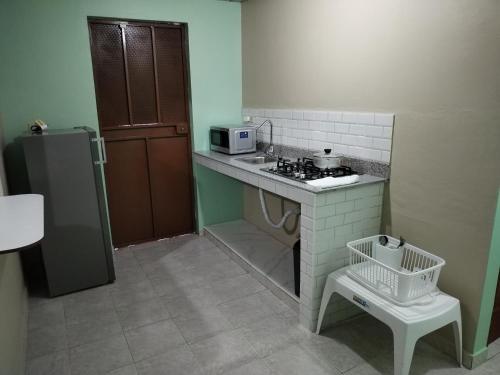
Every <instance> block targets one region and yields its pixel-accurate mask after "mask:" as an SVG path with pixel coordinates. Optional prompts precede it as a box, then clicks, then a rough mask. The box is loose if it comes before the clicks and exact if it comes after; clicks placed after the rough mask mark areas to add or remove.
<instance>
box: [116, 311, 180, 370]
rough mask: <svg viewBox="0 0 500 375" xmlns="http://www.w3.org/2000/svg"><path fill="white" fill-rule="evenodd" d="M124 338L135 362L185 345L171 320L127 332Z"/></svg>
mask: <svg viewBox="0 0 500 375" xmlns="http://www.w3.org/2000/svg"><path fill="white" fill-rule="evenodd" d="M125 337H126V338H127V342H128V345H129V347H130V351H131V352H132V356H133V358H134V361H136V362H138V361H141V360H143V359H145V358H148V357H152V356H155V355H158V354H161V353H164V352H166V351H167V350H169V349H172V348H175V347H177V346H180V345H183V344H185V340H184V338H183V336H182V335H181V333H180V331H179V329H178V328H177V326H176V325H175V324H174V322H173V321H172V320H163V321H161V322H158V323H154V324H150V325H147V326H143V327H139V328H136V329H133V330H130V331H127V332H125Z"/></svg>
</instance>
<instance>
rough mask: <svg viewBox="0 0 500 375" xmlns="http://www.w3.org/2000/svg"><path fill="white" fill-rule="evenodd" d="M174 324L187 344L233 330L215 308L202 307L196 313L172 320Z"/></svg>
mask: <svg viewBox="0 0 500 375" xmlns="http://www.w3.org/2000/svg"><path fill="white" fill-rule="evenodd" d="M174 322H175V324H176V325H177V327H179V330H180V331H181V333H182V335H183V336H184V338H185V339H186V341H187V342H188V343H193V342H196V341H199V340H202V339H205V338H207V337H210V336H214V335H216V334H218V333H220V332H223V331H229V330H232V329H233V326H232V325H231V323H230V322H229V320H227V319H226V317H224V315H222V314H221V312H220V311H219V310H218V309H217V308H215V307H203V308H201V309H200V310H199V311H198V312H197V313H191V314H189V315H187V316H179V317H177V318H174Z"/></svg>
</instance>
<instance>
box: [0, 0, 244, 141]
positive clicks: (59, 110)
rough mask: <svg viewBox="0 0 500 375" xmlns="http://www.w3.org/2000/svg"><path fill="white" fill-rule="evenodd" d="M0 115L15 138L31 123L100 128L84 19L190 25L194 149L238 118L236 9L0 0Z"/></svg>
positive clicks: (199, 2)
mask: <svg viewBox="0 0 500 375" xmlns="http://www.w3.org/2000/svg"><path fill="white" fill-rule="evenodd" d="M0 3H1V9H2V11H1V12H0V28H1V29H0V30H1V33H0V47H1V49H0V50H1V51H2V52H1V56H2V57H1V59H0V82H1V83H2V84H1V89H0V112H4V114H3V117H4V124H5V138H6V140H7V141H9V140H12V139H13V138H14V137H15V136H17V135H18V134H19V133H21V132H22V131H24V130H25V129H26V124H27V123H28V122H29V121H32V120H33V119H37V118H42V119H44V120H45V121H46V122H47V123H48V124H49V125H50V126H53V127H73V126H76V125H88V126H92V127H95V128H97V127H98V122H97V112H96V104H95V95H94V84H93V76H92V64H91V58H90V46H89V36H88V29H87V16H99V17H116V18H131V19H141V20H159V21H178V22H187V23H188V28H189V52H190V74H191V90H192V91H191V94H192V111H193V128H194V146H195V149H206V148H207V147H206V146H207V142H208V127H209V126H210V125H211V124H214V123H220V122H222V123H224V122H230V121H237V120H238V121H239V120H241V24H240V18H241V17H240V5H239V4H234V3H230V2H223V1H217V0H146V1H136V0H121V1H118V0H105V1H103V0H70V1H68V0H55V1H39V0H38V1H35V0H32V1H27V0H24V1H23V0H16V1H6V0H0Z"/></svg>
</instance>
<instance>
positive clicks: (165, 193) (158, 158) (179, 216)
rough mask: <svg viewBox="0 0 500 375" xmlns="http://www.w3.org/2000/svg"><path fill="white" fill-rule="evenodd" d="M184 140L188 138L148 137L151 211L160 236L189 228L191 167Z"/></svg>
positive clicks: (191, 209) (185, 230) (168, 235)
mask: <svg viewBox="0 0 500 375" xmlns="http://www.w3.org/2000/svg"><path fill="white" fill-rule="evenodd" d="M187 142H188V138H187V137H173V138H153V139H150V140H149V163H150V171H151V194H152V196H153V202H154V207H153V214H154V218H155V223H157V226H158V233H157V235H158V236H160V237H170V236H173V235H176V234H181V233H187V232H189V231H191V230H192V226H193V215H192V213H193V207H192V191H191V183H190V180H191V166H190V163H189V159H188V157H187V156H188V155H186V153H187V150H188V149H189V148H188V145H187ZM165 150H168V152H165ZM165 171H168V172H167V173H165Z"/></svg>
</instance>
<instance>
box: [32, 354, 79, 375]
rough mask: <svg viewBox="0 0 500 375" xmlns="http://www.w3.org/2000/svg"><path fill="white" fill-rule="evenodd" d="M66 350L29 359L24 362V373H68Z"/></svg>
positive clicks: (38, 374) (56, 374) (51, 374)
mask: <svg viewBox="0 0 500 375" xmlns="http://www.w3.org/2000/svg"><path fill="white" fill-rule="evenodd" d="M70 374H71V372H70V367H69V355H68V351H66V350H63V351H59V352H56V353H52V354H47V355H44V356H42V357H38V358H34V359H31V360H29V361H28V362H27V364H26V375H70Z"/></svg>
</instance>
